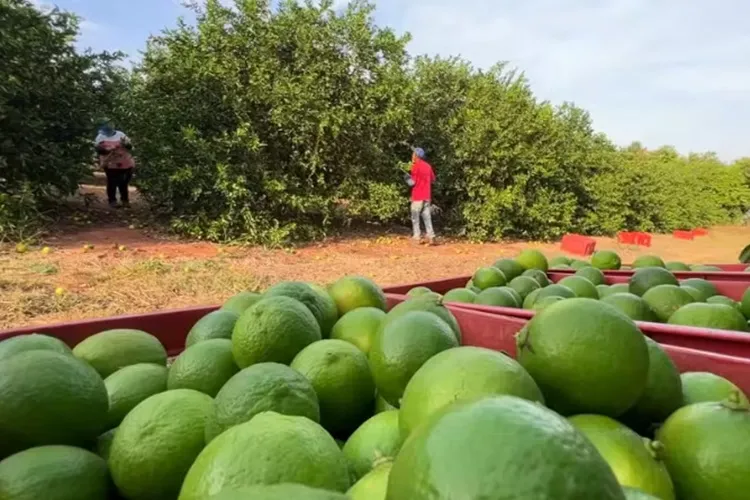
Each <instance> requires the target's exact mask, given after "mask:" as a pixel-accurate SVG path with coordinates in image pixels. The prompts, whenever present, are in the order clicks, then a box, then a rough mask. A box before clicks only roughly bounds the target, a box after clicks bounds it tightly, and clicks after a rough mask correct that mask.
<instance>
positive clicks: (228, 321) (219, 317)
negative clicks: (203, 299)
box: [185, 309, 240, 347]
mask: <svg viewBox="0 0 750 500" xmlns="http://www.w3.org/2000/svg"><path fill="white" fill-rule="evenodd" d="M239 317H240V316H239V314H237V313H235V312H234V311H230V310H224V309H219V310H218V311H214V312H210V313H208V314H206V315H205V316H203V317H202V318H201V319H199V320H198V321H197V322H196V323H195V325H193V328H191V329H190V332H189V333H188V336H187V339H186V340H185V347H190V346H192V345H194V344H197V343H199V342H203V341H204V340H211V339H231V338H232V331H233V330H234V325H235V323H237V319H239Z"/></svg>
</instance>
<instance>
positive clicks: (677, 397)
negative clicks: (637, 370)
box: [625, 337, 683, 427]
mask: <svg viewBox="0 0 750 500" xmlns="http://www.w3.org/2000/svg"><path fill="white" fill-rule="evenodd" d="M645 339H646V344H648V355H649V356H648V357H649V365H648V381H647V382H646V388H645V389H644V391H643V393H642V394H641V397H640V398H638V401H636V403H635V405H633V407H632V408H630V410H628V412H627V413H626V414H625V420H626V421H631V420H632V421H634V422H637V423H639V424H640V425H643V426H644V427H645V426H647V425H649V424H653V423H661V422H664V421H665V420H666V419H667V418H668V417H669V416H670V415H671V414H672V413H674V412H675V411H677V409H678V408H680V407H681V406H682V404H683V398H682V381H681V379H680V372H679V370H678V369H677V366H675V364H674V362H673V361H672V359H671V358H670V357H669V355H667V353H666V352H665V351H664V349H662V348H661V346H660V345H659V344H657V343H656V342H654V341H653V340H651V339H650V338H648V337H645Z"/></svg>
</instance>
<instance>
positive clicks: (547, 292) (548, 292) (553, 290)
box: [527, 283, 593, 302]
mask: <svg viewBox="0 0 750 500" xmlns="http://www.w3.org/2000/svg"><path fill="white" fill-rule="evenodd" d="M592 286H593V285H592ZM545 297H562V298H563V299H574V298H576V293H575V292H574V291H573V290H571V289H570V288H568V287H567V286H565V285H561V284H559V283H557V284H554V285H550V286H548V287H545V288H542V290H541V291H540V292H539V293H538V294H537V295H536V298H535V302H536V301H539V300H542V299H543V298H545ZM527 298H528V297H527Z"/></svg>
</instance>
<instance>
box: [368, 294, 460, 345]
mask: <svg viewBox="0 0 750 500" xmlns="http://www.w3.org/2000/svg"><path fill="white" fill-rule="evenodd" d="M414 311H423V312H429V313H432V314H434V315H436V316H437V317H438V318H440V319H442V320H443V321H445V322H446V323H447V324H448V326H450V328H451V330H452V331H453V333H454V335H455V336H456V340H458V342H459V343H461V329H460V328H459V326H458V321H456V317H455V316H453V313H452V312H450V310H448V308H447V307H445V306H444V305H443V300H442V299H436V298H433V297H429V296H426V297H417V298H415V299H409V300H407V301H405V302H402V303H400V304H399V305H397V306H396V307H394V308H393V309H391V310H390V311H389V312H388V314H387V315H386V317H385V319H384V320H383V322H382V323H381V325H380V326H381V329H382V328H385V327H386V326H388V325H389V324H391V323H392V322H394V321H396V320H397V319H399V318H401V317H403V316H405V315H406V314H409V313H411V312H414Z"/></svg>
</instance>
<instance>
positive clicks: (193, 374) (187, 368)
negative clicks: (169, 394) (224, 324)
mask: <svg viewBox="0 0 750 500" xmlns="http://www.w3.org/2000/svg"><path fill="white" fill-rule="evenodd" d="M238 371H240V369H239V367H238V366H237V364H236V363H235V362H234V358H233V357H232V341H231V340H229V339H212V340H206V341H204V342H200V343H198V344H195V345H194V346H192V347H188V348H187V349H185V350H184V351H183V352H182V354H180V355H179V356H178V357H177V359H175V361H174V363H172V365H171V366H170V367H169V378H168V379H167V388H168V389H169V390H172V389H193V390H195V391H199V392H202V393H204V394H208V395H209V396H211V397H214V396H216V394H217V393H218V392H219V389H221V388H222V387H223V386H224V384H226V382H227V380H229V379H230V378H232V376H233V375H234V374H235V373H237V372H238Z"/></svg>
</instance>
